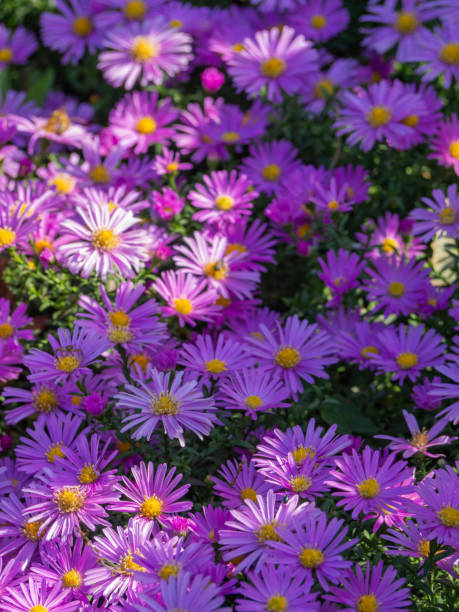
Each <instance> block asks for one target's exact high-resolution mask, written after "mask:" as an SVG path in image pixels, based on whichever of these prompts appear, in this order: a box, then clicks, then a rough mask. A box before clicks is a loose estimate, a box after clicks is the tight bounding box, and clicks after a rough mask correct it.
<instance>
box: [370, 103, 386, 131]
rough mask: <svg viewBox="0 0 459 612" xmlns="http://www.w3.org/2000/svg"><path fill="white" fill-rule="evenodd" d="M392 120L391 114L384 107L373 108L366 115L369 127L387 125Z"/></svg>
mask: <svg viewBox="0 0 459 612" xmlns="http://www.w3.org/2000/svg"><path fill="white" fill-rule="evenodd" d="M391 118H392V112H391V110H390V109H388V108H387V107H386V106H374V107H373V108H372V109H371V110H370V112H369V113H368V115H367V120H368V123H369V124H370V125H371V127H381V126H382V125H387V124H388V123H389V121H390V120H391Z"/></svg>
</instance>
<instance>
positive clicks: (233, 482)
mask: <svg viewBox="0 0 459 612" xmlns="http://www.w3.org/2000/svg"><path fill="white" fill-rule="evenodd" d="M218 474H219V475H220V476H221V477H222V478H218V477H217V476H212V477H211V479H212V482H213V483H214V489H215V493H216V494H217V495H219V496H220V497H223V502H222V504H223V505H224V506H226V507H227V508H241V507H242V508H244V507H245V506H244V504H245V500H246V499H251V500H252V501H254V502H255V501H257V495H266V493H267V492H268V491H269V490H270V489H271V488H272V487H271V486H270V485H269V484H268V483H267V482H265V479H264V477H263V476H262V475H261V474H260V473H259V472H257V470H256V469H255V467H254V465H253V464H252V463H250V462H249V463H248V462H247V461H242V462H241V463H238V462H237V461H236V460H233V461H231V460H230V459H229V460H228V461H227V462H226V464H223V465H222V466H221V467H220V470H219V471H218Z"/></svg>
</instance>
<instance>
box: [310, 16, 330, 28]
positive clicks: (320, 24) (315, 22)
mask: <svg viewBox="0 0 459 612" xmlns="http://www.w3.org/2000/svg"><path fill="white" fill-rule="evenodd" d="M311 25H312V27H313V28H316V30H321V29H322V28H324V27H325V26H326V25H327V18H326V17H325V16H324V15H314V16H313V17H311Z"/></svg>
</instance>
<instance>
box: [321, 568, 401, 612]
mask: <svg viewBox="0 0 459 612" xmlns="http://www.w3.org/2000/svg"><path fill="white" fill-rule="evenodd" d="M341 582H342V585H341V586H340V587H332V589H331V592H332V594H331V595H326V596H325V597H326V599H329V600H330V601H334V602H336V603H339V604H340V605H341V606H344V608H343V609H344V610H359V611H361V612H374V611H376V610H380V611H381V612H385V611H387V612H389V611H390V612H396V611H397V610H401V609H402V608H408V607H410V606H411V599H410V591H409V589H407V588H406V587H404V585H405V583H406V581H405V578H398V577H397V572H396V571H395V569H394V568H393V567H390V566H389V567H386V568H384V564H383V562H382V561H379V563H377V564H376V565H374V566H373V567H370V562H369V561H367V565H366V570H365V575H364V574H363V572H362V568H361V567H360V566H359V565H356V566H355V574H354V572H353V571H352V570H348V571H347V572H346V573H345V574H344V575H343V576H342V577H341Z"/></svg>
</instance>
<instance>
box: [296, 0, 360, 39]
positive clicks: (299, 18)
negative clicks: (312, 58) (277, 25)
mask: <svg viewBox="0 0 459 612" xmlns="http://www.w3.org/2000/svg"><path fill="white" fill-rule="evenodd" d="M348 23H349V13H348V11H347V10H346V9H345V8H344V7H343V3H342V2H341V0H310V1H309V2H307V3H301V5H300V6H299V7H298V8H297V10H296V12H294V14H293V17H292V25H293V27H294V28H295V30H296V31H297V32H299V33H301V34H303V35H304V36H305V38H306V39H307V40H312V41H314V42H326V41H327V40H329V39H330V38H333V36H336V35H337V34H338V33H339V32H342V31H343V30H345V29H346V28H347V25H348Z"/></svg>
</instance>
